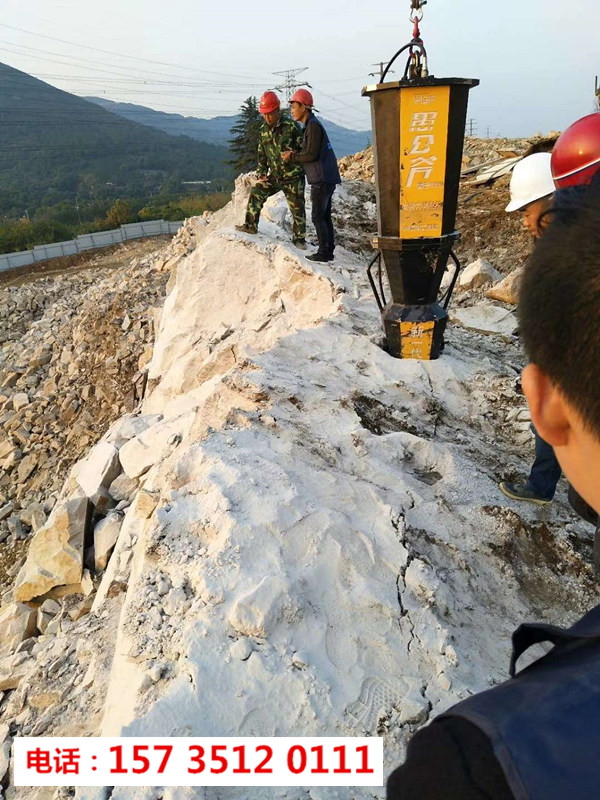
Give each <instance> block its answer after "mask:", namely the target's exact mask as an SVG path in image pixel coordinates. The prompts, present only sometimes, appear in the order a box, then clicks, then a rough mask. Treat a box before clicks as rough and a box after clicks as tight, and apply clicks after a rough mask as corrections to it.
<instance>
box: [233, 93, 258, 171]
mask: <svg viewBox="0 0 600 800" xmlns="http://www.w3.org/2000/svg"><path fill="white" fill-rule="evenodd" d="M261 124H262V117H261V115H260V112H259V110H258V100H257V99H256V97H248V98H247V99H246V100H245V101H244V103H243V104H242V106H241V107H240V114H239V119H238V121H237V122H236V124H235V125H234V126H233V128H232V129H231V133H232V134H234V135H233V137H232V138H231V139H230V140H229V152H230V153H231V155H232V156H233V158H232V159H231V160H230V161H228V162H227V163H228V164H231V165H232V166H233V169H234V172H235V174H236V175H239V174H240V173H241V172H249V171H250V170H252V169H254V168H255V167H256V151H257V149H258V139H259V131H260V126H261Z"/></svg>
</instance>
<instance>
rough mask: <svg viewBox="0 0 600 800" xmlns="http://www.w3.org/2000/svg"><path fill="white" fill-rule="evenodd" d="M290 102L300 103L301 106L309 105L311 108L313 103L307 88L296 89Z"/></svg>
mask: <svg viewBox="0 0 600 800" xmlns="http://www.w3.org/2000/svg"><path fill="white" fill-rule="evenodd" d="M290 103H302V105H303V106H309V108H312V107H313V106H314V104H315V103H314V100H313V96H312V94H311V93H310V92H309V91H308V89H298V91H297V92H296V93H295V94H294V95H292V97H291V99H290Z"/></svg>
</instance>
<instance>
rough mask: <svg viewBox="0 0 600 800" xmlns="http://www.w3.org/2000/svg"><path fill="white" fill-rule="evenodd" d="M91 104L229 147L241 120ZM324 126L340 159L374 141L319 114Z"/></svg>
mask: <svg viewBox="0 0 600 800" xmlns="http://www.w3.org/2000/svg"><path fill="white" fill-rule="evenodd" d="M85 99H86V100H89V101H90V102H91V103H96V104H97V105H99V106H101V107H102V108H104V109H106V110H108V111H112V113H113V114H118V115H119V116H120V117H123V118H124V119H128V120H131V121H133V122H138V123H140V124H141V125H148V126H149V127H151V128H158V130H161V131H164V132H165V133H169V134H171V135H172V136H181V135H184V136H189V137H191V138H192V139H199V140H201V141H204V142H212V143H213V144H220V145H225V146H227V143H228V140H229V138H230V135H231V134H230V132H231V128H232V127H233V126H234V125H235V123H236V122H237V120H238V116H237V115H235V116H231V117H213V118H212V119H202V118H201V117H184V116H182V115H181V114H166V113H165V112H164V111H155V110H154V109H153V108H147V107H146V106H138V105H135V104H133V103H116V102H114V101H113V100H106V99H105V98H103V97H86V98H85ZM319 119H321V121H322V122H323V124H324V125H325V127H326V128H327V133H328V134H329V138H330V140H331V143H332V144H333V149H334V150H335V153H336V155H337V157H338V158H342V156H350V155H354V153H358V152H359V150H364V149H365V147H367V145H368V144H370V142H371V131H353V130H350V129H349V128H343V127H341V126H340V125H336V124H335V122H330V121H329V120H326V119H323V118H322V117H319Z"/></svg>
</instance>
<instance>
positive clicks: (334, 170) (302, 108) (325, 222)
mask: <svg viewBox="0 0 600 800" xmlns="http://www.w3.org/2000/svg"><path fill="white" fill-rule="evenodd" d="M290 108H291V113H292V117H293V119H294V120H295V121H296V122H301V123H302V124H303V125H304V137H303V139H302V150H301V151H300V152H299V153H294V152H292V151H288V152H285V153H283V154H282V155H283V158H284V160H285V162H286V163H288V164H301V165H302V166H303V167H304V171H305V172H306V179H307V181H308V182H309V184H310V195H311V200H312V221H313V224H314V226H315V229H316V231H317V239H318V242H319V249H318V250H317V252H316V253H313V254H312V255H310V256H307V259H308V260H309V261H333V250H334V248H335V234H334V230H333V222H332V219H331V199H332V197H333V193H334V192H335V187H336V185H337V184H338V183H341V182H342V179H341V177H340V171H339V169H338V165H337V159H336V157H335V153H334V152H333V148H332V146H331V142H330V141H329V137H328V136H327V133H326V131H325V128H324V127H323V126H322V125H321V123H320V122H319V120H318V119H317V118H316V117H315V115H314V114H313V108H314V102H313V97H312V94H311V93H310V92H309V91H308V90H307V89H298V91H297V92H296V94H295V95H294V96H293V97H292V99H291V100H290Z"/></svg>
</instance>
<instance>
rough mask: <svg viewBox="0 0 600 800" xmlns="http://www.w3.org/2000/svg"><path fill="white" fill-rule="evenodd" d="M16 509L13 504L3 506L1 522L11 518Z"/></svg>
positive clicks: (0, 512) (0, 509)
mask: <svg viewBox="0 0 600 800" xmlns="http://www.w3.org/2000/svg"><path fill="white" fill-rule="evenodd" d="M14 508H15V507H14V505H13V503H12V502H10V503H6V505H4V506H2V507H1V508H0V520H3V519H6V518H7V517H10V515H11V514H12V512H13V511H14Z"/></svg>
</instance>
